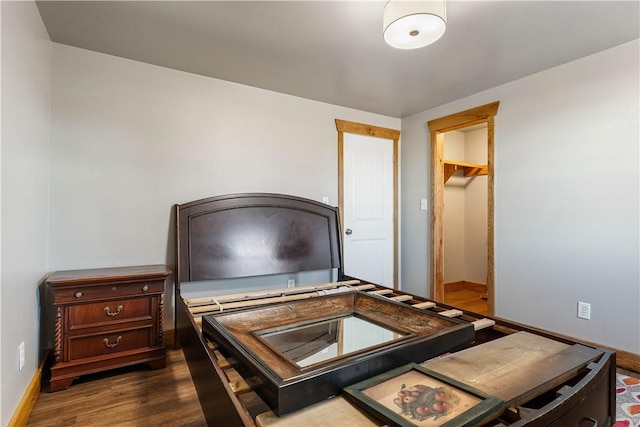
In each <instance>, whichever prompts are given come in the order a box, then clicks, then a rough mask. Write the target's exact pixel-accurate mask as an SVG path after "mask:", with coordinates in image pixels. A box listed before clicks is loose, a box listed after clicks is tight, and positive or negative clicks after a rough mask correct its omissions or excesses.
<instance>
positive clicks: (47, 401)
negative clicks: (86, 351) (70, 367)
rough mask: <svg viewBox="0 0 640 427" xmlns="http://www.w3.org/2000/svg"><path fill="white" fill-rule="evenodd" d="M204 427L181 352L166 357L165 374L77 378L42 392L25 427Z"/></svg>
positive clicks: (132, 371)
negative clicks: (64, 386) (53, 390)
mask: <svg viewBox="0 0 640 427" xmlns="http://www.w3.org/2000/svg"><path fill="white" fill-rule="evenodd" d="M44 383H48V380H47V381H43V384H44ZM206 425H207V423H206V421H205V419H204V415H203V413H202V409H201V408H200V402H198V396H197V394H196V390H195V387H194V385H193V381H192V380H191V376H190V374H189V368H188V367H187V364H186V361H185V360H184V356H183V354H182V350H172V349H170V350H168V351H167V367H166V368H165V369H158V370H151V369H149V368H148V367H146V366H145V365H138V366H134V367H129V368H123V369H117V370H113V371H109V372H105V373H101V374H95V375H87V376H84V377H81V378H80V379H79V380H77V381H74V383H73V384H72V385H71V387H69V388H68V389H67V390H63V391H59V392H56V393H49V391H48V390H47V388H46V387H43V391H42V392H41V393H40V396H39V397H38V401H37V402H36V406H35V407H34V409H33V411H32V412H31V416H30V417H29V421H28V423H27V426H33V427H41V426H42V427H44V426H46V427H57V426H59V427H63V426H65V427H66V426H82V427H84V426H92V427H93V426H96V427H100V426H105V427H106V426H109V427H113V426H118V427H137V426H141V427H142V426H154V427H155V426H185V427H205V426H206Z"/></svg>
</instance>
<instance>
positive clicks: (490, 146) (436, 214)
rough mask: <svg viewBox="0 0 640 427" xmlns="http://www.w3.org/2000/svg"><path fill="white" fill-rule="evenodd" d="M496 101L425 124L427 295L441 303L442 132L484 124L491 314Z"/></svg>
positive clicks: (490, 302) (492, 305) (491, 308)
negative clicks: (428, 147) (428, 194)
mask: <svg viewBox="0 0 640 427" xmlns="http://www.w3.org/2000/svg"><path fill="white" fill-rule="evenodd" d="M499 105H500V102H499V101H496V102H492V103H491V104H486V105H482V106H480V107H477V108H472V109H469V110H465V111H461V112H459V113H455V114H451V115H448V116H445V117H440V118H438V119H434V120H431V121H429V122H427V128H428V130H429V134H430V141H431V150H430V152H431V160H430V166H431V260H430V263H431V281H430V282H431V292H430V298H431V299H432V300H434V301H440V302H443V301H444V283H443V281H444V280H443V279H444V218H443V214H444V164H443V161H444V158H443V157H444V133H445V132H449V131H452V130H457V129H461V128H465V127H469V126H473V125H477V124H481V123H486V124H487V164H488V168H489V172H488V174H487V186H488V188H487V199H488V200H487V293H488V300H487V302H488V309H489V314H491V315H492V314H493V313H494V311H495V299H494V294H495V287H494V241H493V240H494V190H493V185H494V167H493V166H494V119H495V116H496V114H497V113H498V107H499Z"/></svg>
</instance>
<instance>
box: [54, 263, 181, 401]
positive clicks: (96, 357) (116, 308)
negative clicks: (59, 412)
mask: <svg viewBox="0 0 640 427" xmlns="http://www.w3.org/2000/svg"><path fill="white" fill-rule="evenodd" d="M169 274H171V270H169V269H167V267H166V266H164V265H148V266H136V267H118V268H100V269H90V270H70V271H57V272H55V273H52V274H51V275H50V276H49V278H48V279H47V285H48V286H50V288H51V289H52V291H53V304H54V309H55V312H56V323H55V350H54V351H55V360H54V363H53V366H52V367H51V383H50V386H51V391H58V390H63V389H66V388H67V387H69V385H71V382H72V381H73V380H75V379H77V378H78V377H79V376H80V375H84V374H90V373H94V372H99V371H104V370H106V369H112V368H119V367H123V366H127V365H134V364H137V363H148V364H149V365H150V366H151V368H152V369H158V368H164V367H165V364H166V354H165V347H164V343H163V339H162V338H163V337H162V335H163V329H162V321H163V309H164V306H163V293H164V284H165V280H166V278H167V276H168V275H169Z"/></svg>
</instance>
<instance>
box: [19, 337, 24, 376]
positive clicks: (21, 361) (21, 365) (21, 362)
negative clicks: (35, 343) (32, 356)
mask: <svg viewBox="0 0 640 427" xmlns="http://www.w3.org/2000/svg"><path fill="white" fill-rule="evenodd" d="M24 357H25V356H24V341H22V342H21V343H20V345H19V346H18V363H19V365H18V369H19V370H20V371H22V368H24Z"/></svg>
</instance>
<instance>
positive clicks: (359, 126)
mask: <svg viewBox="0 0 640 427" xmlns="http://www.w3.org/2000/svg"><path fill="white" fill-rule="evenodd" d="M336 129H337V130H338V210H339V212H340V224H341V227H342V225H343V224H344V213H343V212H344V134H345V132H346V133H354V134H358V135H366V136H373V137H376V138H383V139H390V140H392V141H393V288H394V289H398V264H399V263H398V141H399V140H400V131H399V130H395V129H389V128H383V127H379V126H373V125H367V124H363V123H356V122H350V121H347V120H340V119H336ZM342 268H343V270H344V266H342Z"/></svg>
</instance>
